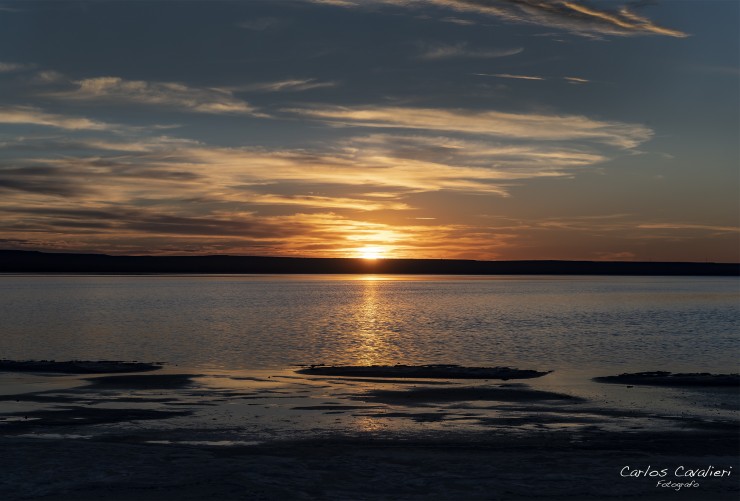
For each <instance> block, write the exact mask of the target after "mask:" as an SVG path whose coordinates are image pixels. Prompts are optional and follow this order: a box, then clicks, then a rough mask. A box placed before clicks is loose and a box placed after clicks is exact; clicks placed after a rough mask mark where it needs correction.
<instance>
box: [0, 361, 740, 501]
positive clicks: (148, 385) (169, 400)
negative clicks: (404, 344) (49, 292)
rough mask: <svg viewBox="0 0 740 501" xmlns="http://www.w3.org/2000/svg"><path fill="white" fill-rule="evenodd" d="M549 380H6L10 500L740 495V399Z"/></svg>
mask: <svg viewBox="0 0 740 501" xmlns="http://www.w3.org/2000/svg"><path fill="white" fill-rule="evenodd" d="M86 367H89V366H86ZM104 367H105V368H107V369H110V367H108V366H104ZM394 372H399V371H398V370H396V371H394ZM543 374H546V375H545V376H543V377H540V378H534V379H531V378H530V379H525V380H524V381H525V382H512V381H508V382H504V381H501V380H497V381H494V380H489V381H485V380H481V381H471V380H451V379H434V380H420V379H403V378H399V377H397V376H398V375H397V374H396V377H395V378H382V379H372V378H367V377H336V376H309V375H305V374H296V373H295V372H293V371H292V370H291V371H250V372H244V373H238V374H237V373H233V372H231V373H227V372H218V371H210V372H206V373H204V372H202V371H200V372H192V371H183V370H174V369H165V370H163V371H159V372H156V373H152V372H145V373H132V374H125V375H120V374H117V375H109V373H103V374H100V375H89V374H86V375H67V374H27V373H20V374H18V373H0V450H1V451H2V454H0V499H8V500H10V499H13V500H15V499H50V500H51V499H54V500H56V499H69V500H108V499H110V500H175V499H178V500H179V499H186V500H201V499H202V500H206V499H209V500H210V499H218V500H231V499H264V500H275V499H291V500H292V499H300V500H303V499H305V500H318V499H329V500H333V499H341V500H344V499H346V500H375V499H388V500H391V499H393V500H396V499H409V500H425V499H435V500H437V499H439V500H461V499H465V500H468V499H471V500H476V499H481V500H483V499H486V500H499V499H500V500H525V499H539V500H604V499H607V500H609V499H612V500H627V499H630V500H638V499H639V500H651V499H655V500H669V499H670V500H674V499H691V500H725V499H726V500H730V499H732V500H734V499H737V497H738V494H739V493H740V485H739V483H738V479H739V478H740V476H739V472H740V464H739V462H738V450H739V447H740V442H739V437H740V435H739V434H738V432H739V430H740V428H739V427H738V420H737V412H738V408H739V407H740V405H739V404H740V402H739V401H738V400H739V399H738V392H737V389H736V388H727V387H714V388H712V387H692V388H689V389H680V388H665V387H639V388H638V387H634V386H623V385H615V384H599V383H595V382H592V381H588V380H586V381H584V382H583V383H582V384H581V383H578V384H573V383H571V382H569V380H567V378H566V379H563V380H558V379H556V377H555V375H553V374H548V373H544V372H543ZM524 375H526V373H525V374H524ZM508 376H511V373H507V377H508Z"/></svg>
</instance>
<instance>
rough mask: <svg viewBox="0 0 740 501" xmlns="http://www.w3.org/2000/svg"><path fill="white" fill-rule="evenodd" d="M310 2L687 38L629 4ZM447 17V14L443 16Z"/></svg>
mask: <svg viewBox="0 0 740 501" xmlns="http://www.w3.org/2000/svg"><path fill="white" fill-rule="evenodd" d="M308 1H309V2H311V3H324V4H326V3H333V4H334V5H337V6H340V7H347V8H348V7H362V6H366V5H367V4H368V3H371V4H372V3H376V4H377V3H380V4H389V5H395V6H400V7H406V8H414V9H423V8H427V7H429V6H436V7H440V8H445V9H450V10H454V11H457V12H467V13H472V14H477V15H482V16H490V17H495V18H498V19H502V20H504V21H508V22H513V23H523V24H532V25H539V26H545V27H548V28H557V29H560V30H563V31H567V32H570V33H573V34H576V35H584V36H596V37H600V36H606V35H610V36H646V35H653V36H667V37H675V38H684V37H687V36H689V35H688V34H687V33H685V32H683V31H681V30H677V29H671V28H666V27H664V26H660V25H658V24H656V23H655V22H653V21H652V20H650V19H649V18H647V17H644V16H640V15H639V14H637V13H636V12H634V11H632V10H630V9H629V8H628V7H627V6H626V5H622V6H620V7H618V8H615V9H600V8H596V7H593V6H590V5H588V4H587V3H586V2H582V1H575V0H573V1H565V0H549V1H548V0H375V2H372V0H371V1H370V2H368V0H362V1H360V0H352V1H350V0H346V1H345V0H343V1H341V2H327V1H322V0H308ZM442 19H443V20H444V18H442Z"/></svg>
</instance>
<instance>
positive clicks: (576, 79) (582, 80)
mask: <svg viewBox="0 0 740 501" xmlns="http://www.w3.org/2000/svg"><path fill="white" fill-rule="evenodd" d="M563 80H566V81H567V82H568V83H572V84H585V83H589V82H591V80H586V79H585V78H579V77H563Z"/></svg>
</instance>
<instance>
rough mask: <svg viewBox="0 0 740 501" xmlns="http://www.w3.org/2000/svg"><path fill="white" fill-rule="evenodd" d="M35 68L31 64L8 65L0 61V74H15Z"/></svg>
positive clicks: (8, 63)
mask: <svg viewBox="0 0 740 501" xmlns="http://www.w3.org/2000/svg"><path fill="white" fill-rule="evenodd" d="M34 68H36V65H35V64H33V63H10V62H3V61H0V73H15V72H19V71H28V70H32V69H34Z"/></svg>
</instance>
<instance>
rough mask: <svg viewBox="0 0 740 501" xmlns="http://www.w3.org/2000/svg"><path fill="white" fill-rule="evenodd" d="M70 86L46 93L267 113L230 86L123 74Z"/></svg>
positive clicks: (186, 108) (232, 112) (113, 101)
mask: <svg viewBox="0 0 740 501" xmlns="http://www.w3.org/2000/svg"><path fill="white" fill-rule="evenodd" d="M70 85H71V86H72V88H71V89H69V90H63V91H58V92H53V93H48V94H46V95H47V96H49V97H55V98H58V99H63V100H69V101H77V102H103V103H110V104H118V105H126V104H129V105H130V104H138V105H148V106H159V107H164V108H171V109H175V110H178V111H188V112H195V113H209V114H219V115H220V114H226V115H250V116H265V115H264V114H262V113H259V112H258V111H257V110H256V108H254V107H253V106H251V105H250V104H249V103H247V102H246V101H243V100H241V99H238V98H236V97H235V96H234V94H233V92H232V91H231V90H228V89H220V88H206V87H191V86H187V85H184V84H181V83H175V82H147V81H143V80H125V79H123V78H120V77H112V76H108V77H97V78H87V79H83V80H74V81H71V82H70Z"/></svg>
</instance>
